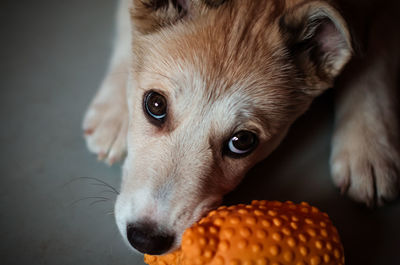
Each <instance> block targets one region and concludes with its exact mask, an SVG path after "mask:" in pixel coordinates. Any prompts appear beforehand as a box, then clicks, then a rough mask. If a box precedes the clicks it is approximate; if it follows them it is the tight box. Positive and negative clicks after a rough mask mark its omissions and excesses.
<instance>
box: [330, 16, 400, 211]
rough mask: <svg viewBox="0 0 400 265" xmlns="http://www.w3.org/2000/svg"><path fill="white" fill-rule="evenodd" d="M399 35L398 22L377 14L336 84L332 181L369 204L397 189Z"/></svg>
mask: <svg viewBox="0 0 400 265" xmlns="http://www.w3.org/2000/svg"><path fill="white" fill-rule="evenodd" d="M399 47H400V40H399V36H398V32H397V29H396V24H394V25H393V23H390V21H389V20H388V19H385V18H380V19H379V24H377V25H375V26H374V28H373V29H372V31H371V36H370V40H369V47H368V50H367V53H366V56H365V57H364V58H363V59H360V60H358V61H354V62H353V63H352V64H351V65H349V66H350V67H349V68H348V69H347V70H346V73H344V74H345V78H344V79H343V80H344V81H345V82H343V84H342V85H341V86H340V87H339V88H338V91H337V92H338V99H337V110H336V129H335V132H334V137H333V150H332V155H331V171H332V176H333V180H334V182H335V184H336V185H337V186H339V187H340V188H341V189H342V192H347V193H348V194H349V195H350V196H351V197H352V198H354V199H355V200H357V201H360V202H364V203H366V204H367V205H369V206H373V205H376V204H377V205H382V204H384V203H385V202H387V201H390V200H393V199H395V198H396V197H397V196H398V194H399V189H400V181H399V180H400V175H399V173H400V128H399V105H398V104H399V88H398V85H399V84H398V81H399V79H398V74H399V69H400V61H399V57H400V51H399Z"/></svg>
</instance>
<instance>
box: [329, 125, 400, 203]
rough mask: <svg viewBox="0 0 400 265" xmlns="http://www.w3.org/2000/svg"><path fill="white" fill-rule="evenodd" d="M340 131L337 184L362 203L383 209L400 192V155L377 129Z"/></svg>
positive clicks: (334, 153)
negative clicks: (375, 130)
mask: <svg viewBox="0 0 400 265" xmlns="http://www.w3.org/2000/svg"><path fill="white" fill-rule="evenodd" d="M352 129H354V128H348V129H347V130H339V131H336V132H335V135H334V138H333V150H332V155H331V173H332V177H333V181H334V183H335V184H336V185H337V186H338V187H339V188H340V189H341V191H342V193H347V194H348V195H349V196H350V197H352V198H353V199H354V200H356V201H358V202H363V203H366V204H367V205H368V206H370V207H373V206H376V205H378V206H382V205H384V204H385V203H387V202H389V201H392V200H394V199H395V198H396V197H397V196H398V194H399V190H400V176H399V173H400V170H399V169H400V154H399V150H398V148H396V144H395V143H392V142H391V141H389V137H386V135H382V134H380V135H379V134H376V132H374V131H373V129H368V128H365V127H364V128H363V130H357V129H355V130H352Z"/></svg>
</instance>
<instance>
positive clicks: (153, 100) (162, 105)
mask: <svg viewBox="0 0 400 265" xmlns="http://www.w3.org/2000/svg"><path fill="white" fill-rule="evenodd" d="M144 109H145V111H146V113H147V115H149V116H150V117H151V118H153V119H155V120H156V121H158V122H163V121H164V119H165V117H166V116H167V100H166V98H165V97H164V96H163V95H161V94H159V93H157V92H154V91H150V92H148V93H147V94H146V95H145V99H144Z"/></svg>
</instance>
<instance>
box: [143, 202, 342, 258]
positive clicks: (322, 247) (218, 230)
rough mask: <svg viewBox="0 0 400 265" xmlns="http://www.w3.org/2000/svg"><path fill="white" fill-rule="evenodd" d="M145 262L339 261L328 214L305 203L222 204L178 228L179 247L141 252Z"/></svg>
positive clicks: (337, 243)
mask: <svg viewBox="0 0 400 265" xmlns="http://www.w3.org/2000/svg"><path fill="white" fill-rule="evenodd" d="M145 262H146V263H147V264H149V265H320V264H321V265H322V264H332V265H343V264H344V254H343V246H342V244H341V242H340V238H339V235H338V231H337V229H336V228H335V227H334V226H333V224H332V222H331V221H330V219H329V217H328V215H327V214H326V213H322V212H320V211H319V210H318V209H317V208H315V207H312V206H310V205H309V204H307V203H304V202H303V203H301V204H294V203H292V202H285V203H282V202H276V201H274V202H269V201H253V202H252V204H251V205H242V204H240V205H236V206H230V207H226V206H222V207H219V208H218V209H217V210H215V211H211V212H210V213H209V214H208V215H207V216H206V217H205V218H203V219H201V220H200V222H198V223H197V224H195V225H194V226H192V227H191V228H189V229H187V230H186V231H185V233H184V234H183V238H182V247H181V249H180V250H177V251H175V252H174V253H171V254H168V255H165V256H149V255H145Z"/></svg>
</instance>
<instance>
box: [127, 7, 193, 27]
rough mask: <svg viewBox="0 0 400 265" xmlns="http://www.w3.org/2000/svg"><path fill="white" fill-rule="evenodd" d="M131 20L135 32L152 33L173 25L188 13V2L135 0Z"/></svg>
mask: <svg viewBox="0 0 400 265" xmlns="http://www.w3.org/2000/svg"><path fill="white" fill-rule="evenodd" d="M133 1H134V3H133V8H132V10H131V18H132V21H133V25H134V28H135V30H137V31H138V32H140V33H142V34H148V33H152V32H154V31H156V30H158V29H159V28H161V27H163V26H166V25H170V24H173V23H174V22H176V21H178V20H179V19H181V18H182V17H184V16H185V15H186V13H187V1H188V0H133Z"/></svg>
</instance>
